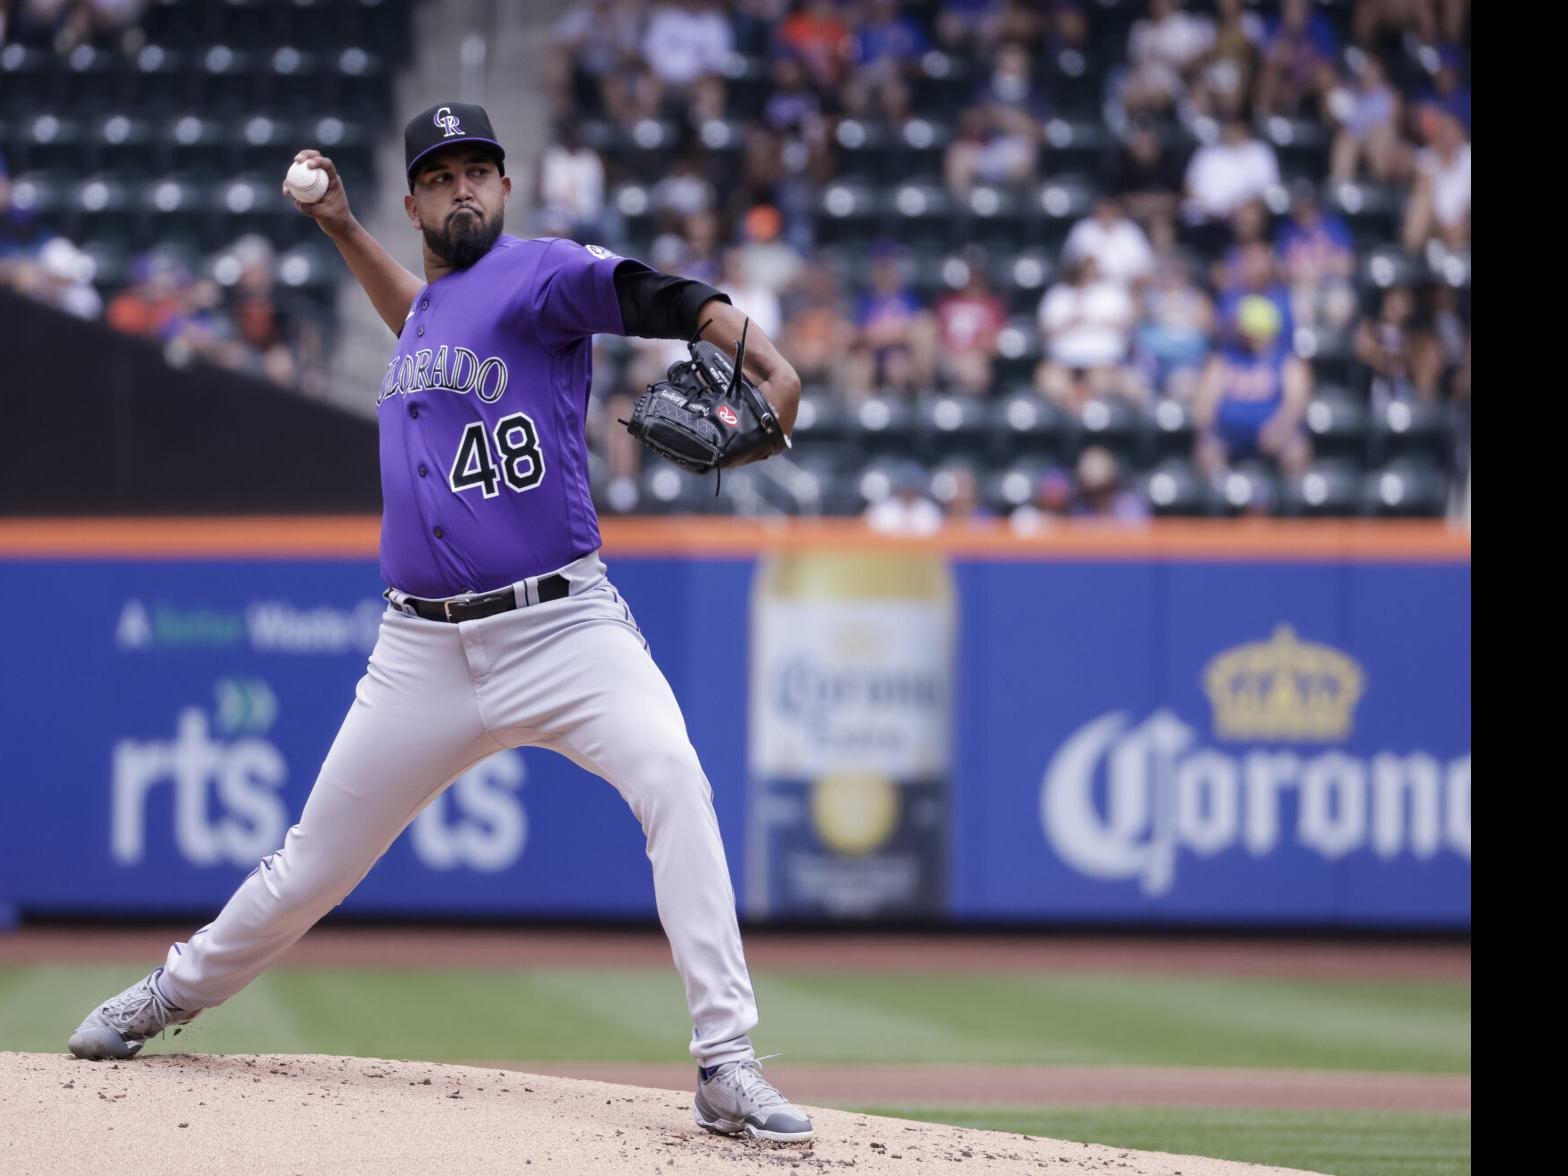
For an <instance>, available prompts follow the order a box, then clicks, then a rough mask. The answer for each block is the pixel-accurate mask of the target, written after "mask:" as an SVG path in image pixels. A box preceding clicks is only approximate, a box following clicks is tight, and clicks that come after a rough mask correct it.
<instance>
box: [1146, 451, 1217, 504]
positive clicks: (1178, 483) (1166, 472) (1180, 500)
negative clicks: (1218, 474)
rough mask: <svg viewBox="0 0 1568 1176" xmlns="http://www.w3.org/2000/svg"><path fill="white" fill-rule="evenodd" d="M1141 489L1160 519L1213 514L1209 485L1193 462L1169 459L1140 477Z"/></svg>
mask: <svg viewBox="0 0 1568 1176" xmlns="http://www.w3.org/2000/svg"><path fill="white" fill-rule="evenodd" d="M1137 487H1138V494H1139V495H1140V497H1142V498H1143V500H1144V501H1145V502H1147V503H1148V504H1149V509H1150V510H1151V511H1153V512H1154V514H1155V515H1157V516H1160V517H1178V518H1191V517H1195V516H1200V515H1205V514H1208V512H1209V492H1208V486H1207V485H1206V484H1205V482H1204V480H1203V478H1202V477H1201V476H1200V475H1199V474H1198V472H1197V470H1195V469H1193V468H1192V463H1191V462H1188V461H1183V460H1181V459H1179V458H1169V459H1167V460H1166V461H1163V462H1161V463H1160V464H1159V465H1158V466H1156V467H1155V468H1154V469H1152V470H1150V471H1149V472H1148V473H1146V474H1144V475H1143V476H1142V477H1140V478H1139V479H1138V483H1137Z"/></svg>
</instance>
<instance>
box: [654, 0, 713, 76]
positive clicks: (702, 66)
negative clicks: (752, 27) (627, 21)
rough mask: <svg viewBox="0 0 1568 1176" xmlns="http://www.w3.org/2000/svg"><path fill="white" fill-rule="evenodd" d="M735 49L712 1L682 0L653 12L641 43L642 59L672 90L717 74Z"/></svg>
mask: <svg viewBox="0 0 1568 1176" xmlns="http://www.w3.org/2000/svg"><path fill="white" fill-rule="evenodd" d="M732 48H734V38H733V36H732V34H731V32H730V26H729V22H728V21H727V20H725V19H724V16H723V14H721V13H720V12H719V11H718V10H717V9H716V8H715V6H714V5H713V4H712V3H711V0H683V2H682V3H679V4H665V5H662V6H660V7H659V8H658V9H656V10H655V11H654V14H653V17H652V18H651V19H650V20H649V21H648V31H647V32H646V33H645V34H644V35H643V39H642V55H643V59H644V60H645V61H646V62H647V63H648V65H649V67H650V68H652V70H653V72H654V73H656V74H658V75H659V77H660V78H661V79H662V80H663V81H664V82H665V83H666V84H667V85H671V86H685V85H688V84H690V83H691V82H694V81H696V80H697V79H698V78H700V77H702V76H703V75H704V74H710V73H718V72H719V69H720V68H721V67H722V66H723V64H724V58H725V57H726V55H728V53H729V52H730V50H731V49H732Z"/></svg>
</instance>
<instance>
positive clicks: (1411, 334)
mask: <svg viewBox="0 0 1568 1176" xmlns="http://www.w3.org/2000/svg"><path fill="white" fill-rule="evenodd" d="M1415 312H1416V306H1415V299H1414V297H1413V296H1412V294H1411V292H1410V289H1409V287H1407V286H1391V287H1389V288H1388V289H1387V290H1385V291H1383V301H1382V304H1381V305H1380V306H1379V307H1378V312H1377V316H1376V317H1375V318H1365V319H1362V320H1361V324H1360V325H1359V326H1358V327H1357V328H1356V335H1355V351H1356V358H1357V359H1358V360H1360V361H1361V362H1362V363H1363V364H1365V365H1366V366H1367V368H1368V369H1369V370H1370V372H1371V385H1370V389H1369V391H1370V392H1371V396H1372V403H1373V404H1375V405H1377V406H1379V407H1381V406H1383V405H1385V404H1387V403H1388V402H1389V401H1391V400H1426V401H1430V400H1435V399H1436V398H1437V395H1438V386H1439V381H1440V380H1441V378H1442V375H1443V368H1444V359H1445V357H1444V348H1443V343H1442V341H1441V340H1440V339H1439V338H1438V337H1437V335H1436V334H1434V333H1433V332H1431V331H1429V330H1426V329H1424V328H1423V326H1422V325H1420V324H1419V323H1418V322H1417V319H1416V313H1415Z"/></svg>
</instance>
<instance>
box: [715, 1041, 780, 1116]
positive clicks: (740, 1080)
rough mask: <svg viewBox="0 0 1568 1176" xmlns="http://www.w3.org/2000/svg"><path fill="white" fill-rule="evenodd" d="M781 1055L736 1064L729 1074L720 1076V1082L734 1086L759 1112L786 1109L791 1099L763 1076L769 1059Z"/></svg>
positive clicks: (770, 1055)
mask: <svg viewBox="0 0 1568 1176" xmlns="http://www.w3.org/2000/svg"><path fill="white" fill-rule="evenodd" d="M779 1056H781V1055H779V1054H766V1055H764V1056H763V1057H760V1058H752V1059H750V1060H749V1061H744V1062H736V1063H735V1065H734V1066H733V1067H731V1068H730V1070H729V1072H728V1073H722V1074H720V1075H719V1081H720V1082H725V1083H727V1084H728V1085H730V1086H733V1087H734V1088H735V1089H736V1090H737V1091H739V1092H740V1093H741V1094H742V1095H744V1096H745V1097H747V1098H749V1099H750V1100H751V1102H752V1105H753V1106H755V1107H756V1108H757V1109H759V1110H763V1109H766V1108H768V1107H784V1106H788V1105H789V1099H787V1098H785V1097H784V1096H783V1095H782V1094H780V1093H779V1092H778V1090H777V1088H775V1087H774V1085H773V1083H771V1082H769V1081H768V1080H767V1079H766V1078H764V1077H763V1076H762V1063H763V1062H765V1061H767V1060H768V1059H769V1058H776V1057H779Z"/></svg>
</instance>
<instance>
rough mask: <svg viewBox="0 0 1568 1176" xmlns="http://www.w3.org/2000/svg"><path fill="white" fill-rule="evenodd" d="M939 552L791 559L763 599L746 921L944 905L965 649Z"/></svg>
mask: <svg viewBox="0 0 1568 1176" xmlns="http://www.w3.org/2000/svg"><path fill="white" fill-rule="evenodd" d="M954 618H955V610H954V593H953V582H952V576H951V574H950V573H949V571H948V567H947V563H946V561H945V559H943V558H942V557H941V556H936V555H926V554H918V555H917V554H899V553H888V554H885V555H884V554H880V553H873V554H839V553H812V552H800V553H780V554H776V555H773V556H770V557H767V558H765V559H764V560H763V562H762V564H761V566H760V567H759V569H758V573H757V579H756V583H755V587H754V589H753V594H752V659H751V726H750V752H749V761H750V777H751V796H750V801H751V803H750V806H749V809H748V851H749V852H748V863H749V864H748V871H747V883H748V885H747V895H748V904H747V905H748V911H749V913H750V914H751V915H753V916H755V917H772V918H843V919H866V918H900V917H911V916H927V915H935V914H939V913H941V911H942V908H943V904H944V898H945V894H946V873H947V820H948V812H947V808H948V798H947V791H948V778H949V769H950V764H951V758H950V756H951V752H950V745H951V727H952V722H951V713H952V677H953V655H954V639H955V633H954V630H955V627H956V626H955V619H954Z"/></svg>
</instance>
